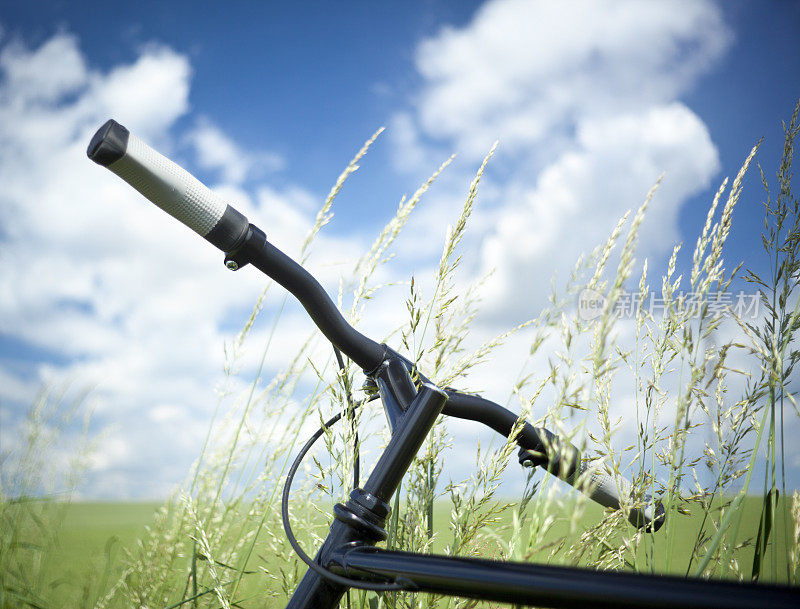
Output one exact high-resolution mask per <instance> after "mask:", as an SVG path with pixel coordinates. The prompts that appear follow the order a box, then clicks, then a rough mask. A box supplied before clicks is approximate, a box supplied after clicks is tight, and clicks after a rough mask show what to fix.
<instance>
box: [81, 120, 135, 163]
mask: <svg viewBox="0 0 800 609" xmlns="http://www.w3.org/2000/svg"><path fill="white" fill-rule="evenodd" d="M128 135H129V131H128V130H127V129H126V128H125V127H123V126H122V125H120V124H119V123H118V122H117V121H115V120H114V119H110V120H108V121H106V123H105V124H104V125H103V126H102V127H100V128H99V129H98V130H97V133H95V134H94V137H93V138H92V141H91V142H89V147H88V148H87V149H86V155H87V156H88V157H89V158H90V159H92V160H93V161H94V162H95V163H97V164H98V165H102V166H103V167H108V166H109V165H111V163H113V162H115V161H118V160H120V159H121V158H122V157H124V156H125V152H126V151H127V150H128Z"/></svg>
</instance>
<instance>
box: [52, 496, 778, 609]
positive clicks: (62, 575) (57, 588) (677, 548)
mask: <svg viewBox="0 0 800 609" xmlns="http://www.w3.org/2000/svg"><path fill="white" fill-rule="evenodd" d="M760 501H761V499H760V498H759V497H750V498H749V499H748V500H747V501H746V502H745V504H744V508H743V516H742V525H741V527H740V534H739V538H740V540H741V541H743V542H746V540H747V539H748V538H752V537H754V536H755V534H756V531H757V528H758V518H759V513H760V512H759V510H760ZM158 507H159V506H158V505H157V504H154V503H122V502H114V503H72V504H69V505H59V504H50V505H48V506H41V507H40V509H41V510H42V511H43V517H47V518H55V519H60V522H61V526H60V528H59V532H58V534H57V536H56V537H54V538H53V539H52V545H51V546H50V547H51V549H50V551H48V552H47V556H46V557H45V559H46V565H43V566H44V567H45V568H44V569H43V571H42V577H43V578H44V580H45V582H44V583H45V586H44V589H50V592H51V594H50V595H49V599H47V600H48V601H49V603H48V604H46V605H44V606H53V607H60V606H70V605H78V606H93V605H95V604H96V603H97V601H98V600H99V599H101V598H102V597H103V596H104V595H105V594H106V593H107V592H108V590H109V589H110V588H111V586H113V585H114V583H115V582H116V581H117V580H118V579H119V577H120V576H121V575H122V573H123V572H124V570H125V568H126V564H127V552H134V551H135V550H136V547H137V544H138V543H139V539H140V538H141V536H142V535H143V534H144V533H145V532H146V527H147V526H148V525H150V524H151V523H152V522H153V517H154V515H155V512H156V510H157V508H158ZM569 510H570V507H569V503H567V504H566V505H565V506H564V507H563V512H564V513H563V514H560V515H557V518H556V521H555V523H554V524H553V526H552V528H551V529H550V530H549V532H548V534H547V535H546V536H545V542H544V544H543V545H542V547H541V548H540V549H539V550H538V551H537V552H536V553H534V554H533V555H532V556H531V557H530V560H532V561H534V562H539V561H544V560H545V559H546V557H547V555H548V554H550V552H551V550H552V549H553V545H552V544H553V543H555V542H556V541H557V540H558V539H559V538H560V537H562V536H564V535H566V534H567V533H568V531H567V528H568V526H569ZM45 512H47V513H45ZM602 515H603V512H602V509H601V508H599V507H597V506H595V505H591V506H588V509H587V512H586V515H585V518H584V522H585V524H586V525H587V527H588V526H590V525H591V524H592V523H596V522H597V521H599V520H600V518H601V517H602ZM677 518H678V519H679V520H678V522H677V523H676V524H677V525H678V527H677V534H676V537H675V540H674V544H673V546H672V556H671V559H672V566H671V571H673V572H675V573H685V571H686V565H687V560H688V556H689V555H690V554H691V550H692V544H693V543H694V540H695V539H696V538H697V533H698V530H699V527H700V518H698V517H696V516H694V515H688V516H678V517H677ZM448 522H449V506H448V505H446V504H445V503H443V502H439V503H437V505H436V509H435V511H434V523H435V541H434V543H433V546H432V551H433V552H436V553H440V552H442V551H443V550H444V548H445V546H446V545H447V544H448V542H449V541H450V540H451V534H450V531H449V529H448ZM510 526H511V516H510V513H508V512H507V515H506V516H504V517H503V518H502V519H500V520H498V522H497V523H496V524H495V525H494V527H492V528H493V529H494V530H496V531H497V532H498V533H500V535H499V537H502V531H503V530H504V529H507V528H508V527H510ZM785 533H786V531H785V527H784V526H783V524H782V522H781V521H780V520H779V521H778V522H776V526H775V529H774V530H773V535H774V536H773V540H775V544H776V548H775V550H776V555H777V556H780V557H782V560H784V561H785V558H783V557H785V556H786V551H785V548H786V537H785ZM485 539H486V543H485V552H484V554H485V555H486V556H497V555H499V554H500V547H499V546H498V545H497V544H496V543H493V542H492V536H491V535H487V536H486V537H485ZM654 540H655V552H654V554H655V556H656V566H657V568H662V567H663V564H662V562H663V559H664V556H663V554H661V552H663V547H664V544H665V543H666V541H665V539H664V532H663V530H662V531H660V532H659V533H657V534H656V535H655V537H654ZM307 551H308V552H309V553H313V548H307ZM648 551H649V546H648V545H646V544H645V546H643V547H642V549H641V552H640V553H642V554H643V553H644V552H648ZM752 554H753V549H752V546H746V547H744V548H742V550H740V554H739V556H740V558H741V559H742V560H743V561H745V562H747V561H749V560H751V559H752ZM771 555H772V553H771V552H768V553H767V556H768V557H769V556H771ZM279 559H280V557H276V556H273V557H271V558H270V559H269V560H265V559H264V555H263V554H259V553H258V552H256V555H254V556H253V558H252V559H251V564H249V565H248V568H249V569H257V570H259V571H261V569H263V571H261V573H264V572H266V573H270V572H277V570H278V569H279V567H280V566H282V565H280V564H278V561H279ZM566 560H567V559H566V557H564V556H560V555H559V554H558V553H557V554H556V556H555V557H554V559H553V562H556V563H558V562H566ZM287 562H288V561H287ZM259 568H261V569H259ZM778 573H779V574H785V563H784V564H783V565H781V564H779V565H778ZM263 584H264V580H263V578H261V577H256V578H254V579H250V578H248V581H246V584H245V587H246V590H247V592H248V593H249V595H250V594H252V595H253V597H255V596H257V595H258V594H259V587H261V586H263ZM40 589H41V588H40ZM262 589H263V588H262ZM249 595H248V596H249ZM267 596H268V595H264V596H262V598H261V602H256V603H255V605H254V606H268V607H271V606H275V607H280V606H282V603H283V602H284V601H283V599H282V598H276V597H274V596H273V597H272V598H271V599H268V598H267ZM251 598H252V597H251ZM202 606H205V603H203V604H202Z"/></svg>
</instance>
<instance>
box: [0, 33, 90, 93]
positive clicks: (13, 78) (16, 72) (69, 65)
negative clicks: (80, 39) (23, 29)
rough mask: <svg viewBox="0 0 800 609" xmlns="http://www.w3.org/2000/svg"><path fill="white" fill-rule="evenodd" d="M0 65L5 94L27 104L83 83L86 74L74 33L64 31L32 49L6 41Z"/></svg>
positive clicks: (72, 88)
mask: <svg viewBox="0 0 800 609" xmlns="http://www.w3.org/2000/svg"><path fill="white" fill-rule="evenodd" d="M0 34H2V32H0ZM0 37H2V36H1V35H0ZM0 69H2V70H3V72H4V74H5V86H4V87H3V94H4V96H9V97H13V98H14V100H13V101H19V102H23V103H26V104H30V103H36V102H53V101H56V100H58V99H59V98H60V97H62V96H64V95H66V94H68V93H72V92H74V91H76V90H77V89H78V88H79V87H82V86H83V85H85V83H86V80H87V78H88V71H87V68H86V64H85V61H84V58H83V56H82V55H81V53H80V51H79V50H78V48H77V41H76V39H75V37H74V36H71V35H69V34H63V33H62V34H57V35H55V36H53V37H52V38H51V39H50V40H48V41H47V42H45V43H44V44H43V45H42V46H41V47H39V48H38V49H36V51H35V52H30V51H29V50H28V49H26V48H25V47H24V46H22V45H21V44H19V43H9V44H7V45H6V46H5V47H4V48H3V51H2V53H0ZM9 101H10V100H8V99H7V100H6V103H8V102H9Z"/></svg>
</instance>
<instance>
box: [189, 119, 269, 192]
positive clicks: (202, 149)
mask: <svg viewBox="0 0 800 609" xmlns="http://www.w3.org/2000/svg"><path fill="white" fill-rule="evenodd" d="M189 141H190V142H191V143H192V144H193V145H194V147H195V150H196V152H197V161H198V164H199V165H200V166H201V167H203V168H205V169H213V170H218V171H219V172H220V175H221V177H222V179H223V180H225V181H227V182H231V183H234V184H240V183H241V182H242V181H243V180H244V179H245V178H247V177H249V176H251V175H252V174H256V175H258V174H261V173H271V172H274V171H277V170H279V169H282V168H283V166H284V164H285V161H284V159H283V157H281V156H280V155H279V154H277V153H274V152H258V153H253V152H249V151H245V150H243V149H242V148H241V147H240V146H238V145H237V144H236V143H235V142H233V141H232V140H231V139H230V138H229V137H228V136H226V135H225V134H224V133H223V132H222V131H221V130H220V129H219V128H218V127H216V126H214V125H213V124H211V122H209V121H208V120H207V119H206V120H201V121H199V122H198V124H197V125H196V126H195V128H194V130H192V131H191V132H190V133H189Z"/></svg>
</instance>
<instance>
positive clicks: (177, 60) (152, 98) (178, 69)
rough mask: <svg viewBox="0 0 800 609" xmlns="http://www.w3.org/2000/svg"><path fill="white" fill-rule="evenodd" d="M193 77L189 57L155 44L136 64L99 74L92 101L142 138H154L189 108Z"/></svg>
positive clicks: (147, 49) (148, 48)
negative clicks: (94, 98) (191, 79)
mask: <svg viewBox="0 0 800 609" xmlns="http://www.w3.org/2000/svg"><path fill="white" fill-rule="evenodd" d="M190 76H191V68H190V66H189V61H188V59H187V58H186V57H184V56H183V55H179V54H178V53H176V52H175V51H173V50H172V49H170V48H168V47H164V46H160V45H151V46H149V47H147V48H146V49H145V51H144V52H143V53H142V55H141V56H140V57H139V59H138V60H137V61H136V62H135V63H133V64H131V65H126V66H120V67H117V68H115V69H114V70H112V71H111V73H110V74H108V75H104V76H101V77H99V79H98V80H96V81H95V91H94V94H95V96H96V100H92V103H96V104H97V105H98V106H99V107H100V108H101V109H102V110H103V111H105V112H106V114H107V115H108V116H110V117H112V118H114V119H116V120H117V121H119V122H120V123H122V124H123V125H125V126H126V127H128V129H130V130H131V131H133V132H134V133H137V134H139V137H143V138H145V139H151V138H153V137H155V136H157V135H160V134H162V133H163V131H164V130H165V129H167V128H168V127H169V126H171V125H172V123H173V122H174V121H175V119H177V118H178V117H179V116H182V115H183V114H185V113H186V111H187V110H188V109H189V78H190ZM85 101H86V102H87V103H89V100H85Z"/></svg>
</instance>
